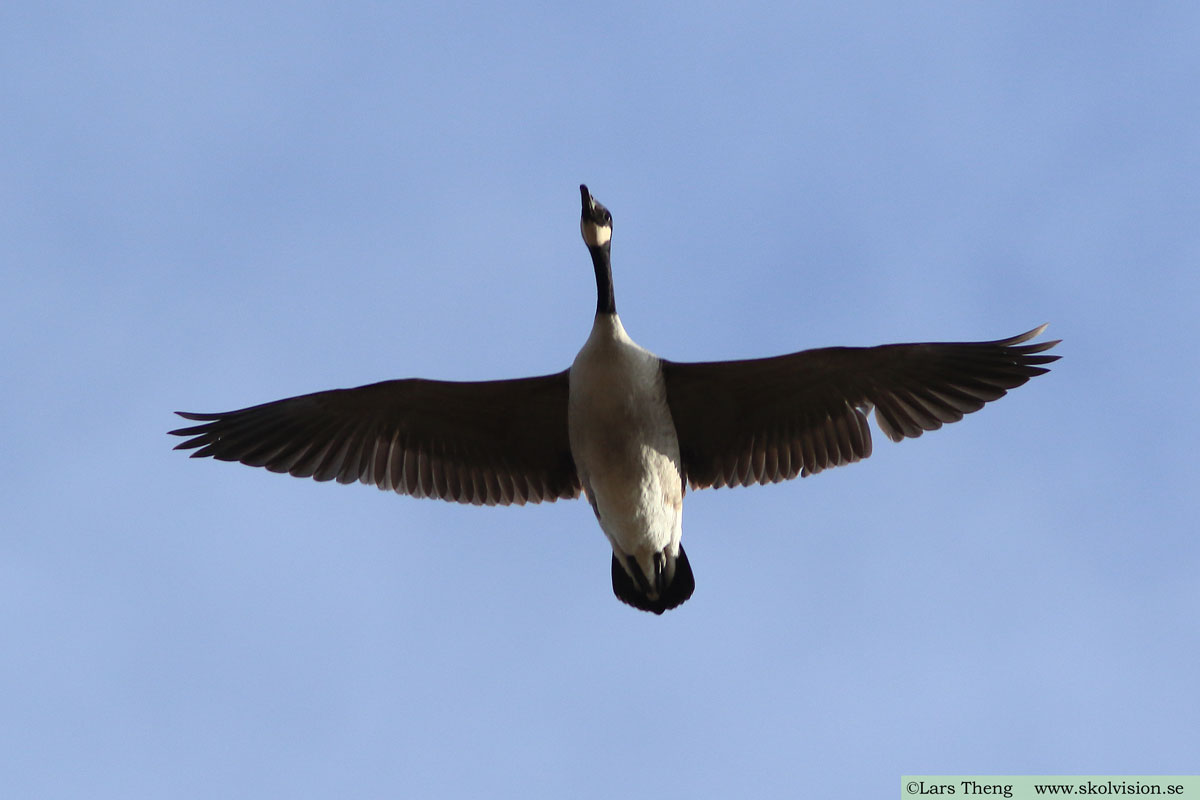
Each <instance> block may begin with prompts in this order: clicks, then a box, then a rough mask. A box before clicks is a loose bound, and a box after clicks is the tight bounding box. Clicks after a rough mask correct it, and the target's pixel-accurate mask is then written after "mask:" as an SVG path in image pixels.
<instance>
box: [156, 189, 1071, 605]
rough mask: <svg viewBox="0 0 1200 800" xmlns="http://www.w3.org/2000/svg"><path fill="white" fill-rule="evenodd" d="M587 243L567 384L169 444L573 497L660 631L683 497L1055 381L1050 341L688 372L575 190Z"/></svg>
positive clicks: (381, 401)
mask: <svg viewBox="0 0 1200 800" xmlns="http://www.w3.org/2000/svg"><path fill="white" fill-rule="evenodd" d="M579 192H580V196H581V198H582V203H583V212H582V217H581V219H580V231H581V233H582V234H583V241H584V242H585V243H586V244H587V248H588V252H589V253H590V254H591V258H592V267H593V269H594V271H595V275H596V316H595V320H594V321H593V323H592V330H591V333H590V334H589V335H588V338H587V341H586V342H584V344H583V347H582V349H580V351H579V354H578V355H577V356H576V357H575V361H574V363H572V365H571V367H570V368H569V369H566V370H564V371H562V372H556V373H554V374H552V375H541V376H537V377H532V378H517V379H513V380H501V381H481V382H452V381H435V380H425V379H422V378H408V379H405V380H392V381H384V382H382V383H374V384H370V385H367V386H360V387H358V388H354V389H334V390H332V391H325V392H317V393H315V394H306V395H301V396H299V397H291V398H287V399H285V400H276V401H275V402H272V403H264V404H262V405H257V406H251V407H249V408H243V409H240V410H238V411H228V412H224V413H219V414H195V413H190V412H182V411H180V412H177V413H178V414H179V416H181V417H183V418H185V419H188V420H192V421H195V422H198V423H200V424H198V425H194V426H191V427H186V428H179V429H177V430H173V431H171V432H170V433H172V434H174V435H176V436H183V437H188V438H187V439H186V441H184V442H182V443H180V444H179V445H177V447H176V449H183V450H193V451H194V452H192V453H191V455H192V457H194V458H204V457H212V458H215V459H218V460H221V461H240V462H241V463H243V464H248V465H250V466H253V467H266V468H267V469H268V470H271V471H273V472H286V473H288V474H290V475H294V476H296V477H300V478H313V479H315V480H318V481H328V480H334V479H336V480H337V481H338V482H340V483H353V482H354V481H360V482H362V483H366V484H372V485H374V486H377V487H379V488H380V489H390V490H392V491H394V492H397V493H399V494H406V495H410V496H412V497H435V498H440V499H442V500H452V501H455V502H459V503H473V504H475V505H480V504H484V505H512V504H515V505H522V504H524V503H539V502H543V501H546V502H553V501H555V500H558V499H570V498H576V497H579V495H580V493H581V492H582V493H583V495H584V496H586V497H587V499H588V502H589V503H591V506H592V510H593V511H594V512H595V514H596V519H597V520H598V521H599V523H600V528H601V530H603V531H604V535H605V536H606V537H608V541H609V544H610V545H612V552H613V556H612V588H613V592H614V594H616V596H617V598H619V599H620V600H622V601H623V602H625V603H627V604H629V605H631V606H633V607H634V608H638V609H641V610H643V611H651V612H654V613H655V614H662V613H663V612H664V611H666V610H668V609H672V608H675V607H676V606H678V605H680V604H681V603H683V602H684V601H686V600H687V599H688V598H689V597H691V595H692V591H693V590H694V589H695V586H696V583H695V579H694V577H693V575H692V568H691V566H690V565H689V563H688V558H687V554H686V553H685V552H684V550H683V546H682V544H681V543H680V537H681V535H682V520H683V497H684V494H685V492H686V491H687V489H688V488H692V489H703V488H707V487H722V486H749V485H751V484H767V483H777V482H779V481H783V480H788V479H791V478H795V477H796V476H806V475H813V474H816V473H818V472H820V471H821V470H824V469H828V468H830V467H837V466H841V465H843V464H850V463H853V462H855V461H859V460H861V459H864V458H866V457H867V456H869V455H871V431H870V428H869V426H868V423H867V415H868V414H869V413H870V412H871V411H872V409H873V410H874V412H875V421H876V424H877V425H878V426H879V428H880V430H881V431H882V432H883V433H884V435H886V436H887V437H888V438H889V439H891V440H892V441H900V440H901V439H904V438H911V437H917V436H920V435H921V434H922V433H924V432H925V431H932V430H937V429H938V428H940V427H941V426H942V425H943V424H944V423H947V422H957V421H958V420H960V419H962V417H963V415H964V414H969V413H971V412H973V411H978V410H979V409H980V408H982V407H983V406H984V404H985V403H989V402H991V401H993V400H996V399H998V398H1000V397H1003V396H1004V395H1005V393H1006V392H1007V390H1009V389H1012V388H1014V387H1017V386H1020V385H1022V384H1023V383H1025V382H1026V381H1028V380H1029V379H1030V378H1032V377H1034V376H1036V375H1041V374H1042V373H1045V372H1047V371H1048V370H1047V369H1046V368H1045V367H1043V366H1041V365H1043V364H1048V363H1050V362H1052V361H1055V360H1057V359H1058V358H1059V356H1056V355H1042V354H1043V353H1045V352H1046V351H1047V350H1049V349H1051V348H1052V347H1054V346H1055V345H1056V344H1058V343H1059V341H1061V340H1056V341H1043V342H1036V343H1034V342H1032V340H1033V339H1035V338H1036V337H1038V336H1039V335H1040V334H1041V333H1042V332H1043V331H1044V330H1045V329H1046V326H1045V325H1042V326H1040V327H1037V328H1034V329H1033V330H1031V331H1028V332H1026V333H1023V334H1020V335H1019V336H1013V337H1011V338H1008V339H999V340H996V341H990V342H931V343H922V344H889V345H882V346H879V347H826V348H820V349H816V350H804V351H801V352H798V353H790V354H788V355H781V356H775V357H773V358H760V359H751V360H745V361H710V362H697V363H685V362H677V361H668V360H667V359H664V358H660V357H658V356H656V355H654V354H653V353H651V352H650V351H649V350H646V349H645V348H644V347H641V346H640V345H638V344H637V343H636V342H634V341H633V340H632V339H631V338H630V337H629V335H628V334H627V333H626V332H625V328H624V326H622V324H621V319H620V317H618V316H617V307H616V301H615V298H614V294H613V282H612V266H611V261H610V254H611V248H612V231H613V223H612V215H611V214H610V213H609V211H608V209H606V208H605V207H604V206H603V205H601V204H600V203H598V202H597V201H596V199H595V198H593V197H592V195H591V193H590V192H589V191H588V188H587V186H580V187H579Z"/></svg>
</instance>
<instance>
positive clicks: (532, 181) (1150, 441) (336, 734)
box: [0, 0, 1200, 798]
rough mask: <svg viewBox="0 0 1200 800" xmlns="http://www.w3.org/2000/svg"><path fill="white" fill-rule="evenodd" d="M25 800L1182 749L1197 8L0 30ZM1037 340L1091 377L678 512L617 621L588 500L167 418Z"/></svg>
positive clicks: (885, 10) (785, 770) (1199, 42)
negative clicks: (612, 308) (452, 489)
mask: <svg viewBox="0 0 1200 800" xmlns="http://www.w3.org/2000/svg"><path fill="white" fill-rule="evenodd" d="M0 73H2V80H0V119H2V120H3V121H2V123H0V270H2V275H3V286H2V287H0V288H2V291H0V376H2V378H3V390H2V391H0V412H2V413H3V417H4V432H3V434H2V436H0V447H2V452H3V458H2V459H0V475H2V478H3V480H2V481H0V493H2V495H3V496H2V497H0V508H3V511H2V512H0V513H2V516H0V520H2V523H0V637H2V640H3V655H2V657H0V686H2V687H3V689H2V691H0V784H2V785H3V786H4V787H5V791H4V793H5V795H6V796H11V797H21V798H55V797H63V798H66V797H72V798H77V797H88V798H109V797H114V798H116V797H119V798H141V797H146V798H164V797H170V798H193V797H194V798H212V797H222V798H239V797H245V798H264V797H287V798H305V797H401V796H409V797H452V798H453V797H485V796H495V797H521V798H563V797H581V798H592V797H595V798H612V797H621V796H636V797H642V796H645V797H650V796H654V797H677V796H693V797H702V796H711V797H733V796H737V797H763V798H770V797H788V798H793V797H805V796H810V797H817V796H823V797H830V796H839V795H838V794H837V792H843V793H844V796H847V797H880V796H883V797H886V796H891V795H892V794H893V793H894V792H895V791H896V787H897V784H898V782H899V776H900V775H901V774H902V773H906V772H907V773H936V772H942V773H972V772H974V773H1115V774H1130V773H1187V772H1196V771H1197V770H1200V760H1198V759H1200V756H1198V755H1197V754H1198V753H1200V734H1198V733H1197V728H1196V720H1197V718H1198V712H1200V702H1198V701H1200V682H1198V681H1197V673H1198V661H1200V658H1198V644H1200V635H1198V632H1197V628H1198V623H1197V609H1198V607H1200V582H1198V580H1197V578H1198V574H1200V569H1198V568H1200V543H1198V538H1197V529H1198V527H1200V525H1198V520H1197V517H1198V514H1197V510H1198V507H1200V502H1198V501H1197V500H1196V499H1195V498H1196V495H1195V491H1196V489H1195V485H1196V482H1197V470H1196V466H1195V464H1196V448H1197V445H1198V444H1200V436H1198V433H1200V431H1198V425H1197V421H1196V416H1197V415H1196V412H1195V409H1194V406H1193V404H1194V402H1195V401H1196V398H1197V395H1198V394H1200V392H1198V389H1200V386H1198V378H1197V374H1198V373H1197V357H1196V351H1195V344H1194V342H1195V340H1196V338H1197V334H1198V333H1200V324H1198V322H1197V320H1198V318H1200V313H1198V312H1200V308H1198V306H1200V303H1198V301H1197V298H1198V297H1200V282H1198V281H1197V267H1198V265H1200V102H1198V101H1197V86H1200V10H1197V6H1196V5H1194V4H1190V3H1170V4H1168V3H1162V4H1157V3H1140V2H1138V3H1107V4H1094V3H1043V2H1010V3H989V4H980V3H924V2H916V3H893V2H883V3H837V4H802V3H771V4H761V3H753V2H739V3H727V4H720V3H686V4H684V3H659V4H647V3H624V2H613V3H601V4H596V3H591V4H588V3H584V4H579V3H574V4H564V3H529V2H517V1H515V2H507V3H502V4H501V3H496V4H480V3H462V4H459V3H453V2H445V0H440V1H439V2H436V3H394V4H392V3H354V2H350V3H329V4H317V3H291V4H270V5H265V6H264V5H262V4H258V3H253V2H251V3H246V2H238V3H228V4H226V3H196V4H179V3H170V4H144V5H143V4H136V3H124V2H110V3H54V2H51V3H30V2H19V1H18V2H10V3H5V4H3V6H2V7H0ZM581 182H586V183H587V184H588V185H589V186H590V187H591V188H592V190H593V192H594V193H595V195H596V197H597V198H599V199H600V200H601V201H602V202H603V203H605V204H606V205H607V206H608V207H609V208H610V209H611V210H612V212H613V215H614V218H615V235H614V240H613V241H614V245H613V259H614V271H615V280H616V289H617V304H618V307H619V308H620V310H621V313H622V318H623V320H624V323H625V326H626V328H627V329H628V330H629V332H630V333H631V335H632V336H633V337H634V338H635V339H637V340H638V341H639V342H640V343H641V344H643V345H644V346H646V347H648V348H650V349H651V350H654V351H655V352H657V353H660V354H661V355H663V356H666V357H669V358H673V359H677V360H711V359H720V358H741V357H752V356H762V355H771V354H776V353H782V352H788V351H793V350H799V349H804V348H808V347H817V346H826V345H835V344H847V345H869V344H878V343H883V342H895V341H921V340H939V339H940V340H970V339H991V338H999V337H1003V336H1009V335H1012V334H1016V333H1019V332H1021V331H1024V330H1027V329H1029V328H1031V327H1033V326H1035V325H1037V324H1039V323H1042V322H1046V321H1048V322H1050V323H1051V327H1050V330H1049V332H1048V335H1052V336H1054V337H1062V338H1063V339H1064V340H1065V341H1064V343H1063V344H1062V345H1061V347H1060V348H1059V352H1060V353H1061V354H1062V355H1063V360H1062V361H1060V362H1058V363H1057V364H1056V365H1055V368H1054V371H1053V372H1051V373H1050V374H1049V375H1047V376H1045V377H1041V378H1038V379H1035V380H1034V381H1032V382H1031V383H1029V384H1027V385H1026V386H1024V387H1022V388H1020V389H1018V390H1016V391H1015V392H1014V393H1012V394H1011V395H1010V396H1009V397H1006V398H1004V399H1003V400H1001V401H1000V402H998V403H997V404H995V405H993V406H989V407H988V408H987V409H985V410H984V411H982V412H980V413H979V414H977V415H974V416H972V417H969V418H968V419H967V420H965V421H963V422H961V423H958V424H956V425H953V426H950V427H948V428H946V429H944V430H942V431H939V432H937V433H933V434H930V435H927V436H925V437H922V438H921V439H918V440H915V441H906V442H904V443H902V444H898V445H896V444H891V443H889V442H887V441H886V440H885V439H884V438H883V437H882V436H881V435H879V434H878V432H877V431H876V436H875V440H876V442H875V443H876V448H875V455H874V456H873V457H872V458H871V459H870V460H868V461H866V462H863V463H861V464H856V465H852V466H849V467H845V468H842V469H837V470H833V471H831V472H826V473H822V474H821V475H818V476H815V477H812V478H808V479H805V480H797V481H793V482H791V483H788V484H786V485H779V486H772V487H766V488H753V489H738V490H719V491H711V492H696V493H694V494H689V495H688V500H687V509H686V514H685V517H684V541H685V543H686V545H687V549H688V554H689V556H690V559H691V563H692V566H693V568H694V570H695V573H696V579H697V589H696V593H695V596H694V597H693V598H692V599H691V600H690V601H689V602H688V603H687V604H686V605H685V606H683V607H682V608H680V609H678V610H676V611H674V612H669V613H667V614H666V615H664V616H662V617H660V618H659V617H654V616H652V615H649V614H643V613H640V612H636V611H634V610H632V609H630V608H628V607H626V606H623V605H621V604H620V603H619V602H618V601H617V600H616V599H615V598H614V597H613V596H612V592H611V589H610V582H609V560H610V550H609V547H608V544H607V543H606V541H605V540H604V537H603V536H602V534H601V533H600V531H599V529H598V528H597V526H596V524H595V522H594V520H593V517H592V512H591V510H590V509H589V508H588V507H587V506H586V504H585V503H582V502H568V503H558V504H554V505H546V506H530V507H525V508H507V509H496V508H490V509H489V508H474V507H469V506H468V507H461V506H456V505H451V504H445V503H438V502H434V501H420V500H413V499H411V498H406V497H399V496H396V495H391V494H385V493H382V492H379V491H377V490H375V489H373V488H369V487H363V486H337V485H318V484H315V483H313V482H311V481H301V480H296V479H293V478H288V477H285V476H279V475H273V474H270V473H267V472H265V471H262V470H253V469H250V468H247V467H243V466H240V465H233V464H224V463H215V462H212V461H207V460H206V461H193V460H188V459H187V458H185V457H184V456H183V454H181V453H177V452H173V451H172V450H171V446H172V445H173V444H174V443H175V442H174V440H172V439H171V438H170V437H168V436H167V435H166V431H167V430H168V429H169V428H172V427H176V425H177V424H178V420H177V419H176V418H175V417H174V416H173V415H172V413H171V412H172V411H174V410H177V409H179V410H193V411H220V410H227V409H230V408H236V407H241V406H245V405H250V404H254V403H259V402H264V401H267V400H272V399H276V398H280V397H285V396H289V395H294V394H301V393H305V392H310V391H316V390H320V389H326V388H334V387H340V386H353V385H358V384H363V383H368V382H373V381H378V380H383V379H387V378H398V377H409V376H424V377H431V378H446V379H487V378H505V377H516V376H522V375H531V374H540V373H546V372H554V371H558V370H560V369H563V368H564V367H566V366H567V365H569V364H570V362H571V359H572V358H573V357H574V354H575V351H576V350H577V349H578V347H579V346H580V344H582V342H583V340H584V338H585V337H586V335H587V332H588V329H589V327H590V325H591V318H592V312H593V309H594V303H595V295H594V292H595V289H594V283H593V278H592V273H591V265H590V262H589V260H588V257H587V252H586V250H585V249H584V246H583V244H582V243H581V241H580V239H579V231H578V218H579V195H578V190H577V186H578V184H580V183H581Z"/></svg>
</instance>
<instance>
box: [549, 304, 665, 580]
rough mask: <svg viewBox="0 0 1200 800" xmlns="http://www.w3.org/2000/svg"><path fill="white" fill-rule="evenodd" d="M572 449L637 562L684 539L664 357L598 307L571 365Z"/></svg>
mask: <svg viewBox="0 0 1200 800" xmlns="http://www.w3.org/2000/svg"><path fill="white" fill-rule="evenodd" d="M570 386H571V388H570V401H569V405H568V426H569V432H570V440H571V453H572V456H573V457H574V459H575V467H576V470H577V471H578V473H579V478H580V481H581V482H582V484H583V487H584V491H585V492H586V493H587V496H588V499H589V500H590V501H591V503H592V506H593V508H595V510H596V515H597V516H598V517H599V520H600V527H601V528H602V529H603V530H604V532H605V534H606V535H607V536H608V538H609V539H610V540H611V542H612V543H613V545H614V547H615V548H617V549H618V550H620V551H621V552H623V553H624V554H626V555H634V556H636V557H637V558H638V560H639V562H640V561H643V560H647V563H649V562H648V559H649V558H650V557H651V556H652V555H653V553H656V552H658V551H661V550H663V549H668V550H669V551H670V552H671V553H672V554H674V553H675V552H676V551H677V549H678V545H679V536H680V532H681V519H682V508H683V485H682V481H681V478H680V469H679V441H678V438H677V437H676V434H675V425H674V423H673V422H672V421H671V414H670V411H669V409H668V407H667V402H666V393H665V389H664V385H663V379H662V371H661V368H660V365H659V360H658V357H657V356H655V355H654V354H653V353H651V352H649V351H648V350H646V349H645V348H643V347H640V346H639V345H637V344H636V343H635V342H634V341H633V340H632V339H630V338H629V335H628V334H626V333H625V329H624V327H623V326H622V325H621V321H620V319H619V318H617V316H616V315H615V314H599V315H597V317H596V323H595V325H594V326H593V327H592V333H591V335H590V336H589V337H588V340H587V342H586V343H585V344H584V346H583V349H582V350H580V351H579V355H578V356H576V358H575V363H574V364H573V365H572V366H571V376H570Z"/></svg>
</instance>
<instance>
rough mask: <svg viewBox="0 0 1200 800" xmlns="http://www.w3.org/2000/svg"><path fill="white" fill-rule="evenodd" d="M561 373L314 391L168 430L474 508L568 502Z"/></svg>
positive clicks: (285, 464) (570, 467) (259, 460)
mask: <svg viewBox="0 0 1200 800" xmlns="http://www.w3.org/2000/svg"><path fill="white" fill-rule="evenodd" d="M567 391H568V381H567V373H566V372H560V373H558V374H556V375H544V376H540V377H536V378H521V379H517V380H509V381H484V382H476V383H455V382H449V381H429V380H422V379H419V378H412V379H408V380H398V381H385V382H383V383H374V384H371V385H369V386H360V387H358V388H356V389H335V390H333V391H328V392H317V393H316V394H306V395H302V396H300V397H291V398H288V399H286V400H277V401H275V402H273V403H264V404H263V405H258V406H252V407H250V408H243V409H241V410H239V411H229V412H226V413H222V414H191V413H185V412H182V411H181V412H177V413H178V414H179V416H181V417H184V418H185V419H190V420H196V421H199V422H202V423H203V424H201V425H195V426H193V427H189V428H180V429H178V430H174V431H171V433H172V434H174V435H176V436H187V437H191V438H189V439H188V440H187V441H185V442H183V443H181V444H179V445H178V446H177V447H176V449H177V450H179V449H182V450H195V451H196V452H194V453H192V457H194V458H204V457H206V456H211V457H213V458H216V459H218V460H221V461H240V462H241V463H243V464H248V465H250V466H253V467H266V468H267V469H269V470H271V471H273V472H286V473H288V474H291V475H295V476H296V477H300V478H310V477H311V478H314V479H316V480H318V481H327V480H333V479H336V480H338V481H339V482H341V483H352V482H354V481H361V482H363V483H367V484H372V485H374V486H378V487H379V488H380V489H391V490H392V491H395V492H399V493H400V494H407V495H412V496H413V497H437V498H441V499H443V500H453V501H457V502H459V503H474V504H475V505H480V504H486V505H509V504H516V505H521V504H523V503H538V502H541V501H554V500H557V499H559V498H573V497H577V496H578V495H579V491H580V484H579V477H578V476H577V475H576V473H575V462H574V461H573V460H572V458H571V450H570V444H569V441H568V437H567Z"/></svg>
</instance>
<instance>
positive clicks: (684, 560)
mask: <svg viewBox="0 0 1200 800" xmlns="http://www.w3.org/2000/svg"><path fill="white" fill-rule="evenodd" d="M612 586H613V594H615V595H616V596H617V599H618V600H620V601H621V602H622V603H628V604H629V605H631V606H633V607H634V608H637V609H640V610H642V611H653V612H654V613H655V614H661V613H663V612H664V611H667V610H668V609H672V608H675V607H676V606H679V605H683V602H684V601H685V600H687V599H688V598H689V597H691V596H692V592H694V591H695V590H696V578H695V577H694V576H693V575H692V565H691V564H689V563H688V557H687V553H685V552H683V547H682V545H681V546H680V548H679V557H678V558H676V559H675V577H674V578H673V579H672V580H671V583H670V584H669V585H668V586H667V588H666V591H664V592H662V594H661V595H659V594H657V593H656V594H655V595H654V596H651V595H650V594H647V592H646V591H645V590H644V589H642V587H640V586H638V585H637V584H636V583H634V581H633V579H632V578H630V577H629V573H627V572H626V571H625V569H624V568H623V567H622V566H621V562H619V561H617V556H616V554H615V553H614V554H613V560H612Z"/></svg>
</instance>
